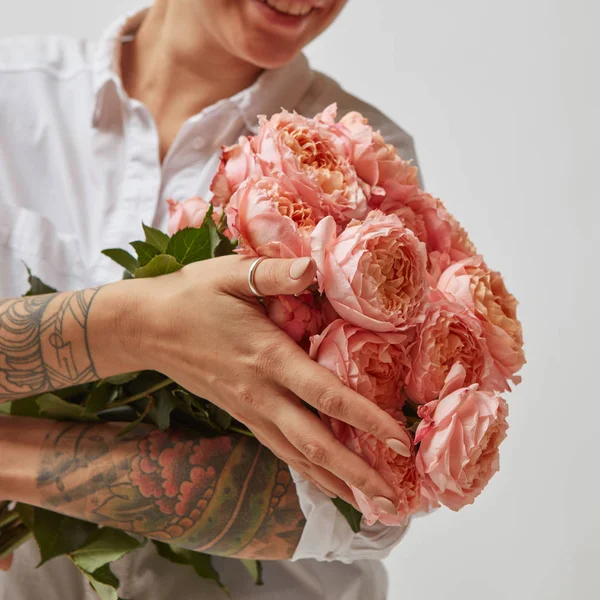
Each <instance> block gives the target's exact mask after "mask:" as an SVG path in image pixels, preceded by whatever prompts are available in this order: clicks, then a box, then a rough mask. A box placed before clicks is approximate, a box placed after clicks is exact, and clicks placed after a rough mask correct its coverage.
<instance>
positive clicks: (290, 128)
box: [252, 107, 369, 225]
mask: <svg viewBox="0 0 600 600" xmlns="http://www.w3.org/2000/svg"><path fill="white" fill-rule="evenodd" d="M332 111H333V114H335V110H334V108H332V107H330V109H329V112H327V111H325V114H326V115H329V119H331V113H332ZM252 148H253V150H254V152H255V153H256V155H257V157H258V159H259V161H260V165H261V168H262V172H263V174H264V175H277V174H280V173H283V174H285V175H286V176H287V177H289V179H290V180H291V182H292V185H293V186H294V187H295V188H296V191H297V192H298V194H299V196H300V197H301V198H302V200H303V201H304V202H305V203H307V204H309V205H311V206H312V207H313V208H314V209H318V210H320V211H323V212H324V213H326V214H330V215H332V216H333V217H334V218H335V220H336V222H337V223H338V224H340V225H345V224H346V223H348V222H349V221H350V220H351V219H362V218H364V216H365V215H366V213H367V194H368V191H369V188H368V186H367V185H366V184H365V183H364V182H362V181H361V180H360V179H359V178H358V176H357V174H356V171H355V169H354V167H353V166H352V164H351V163H350V153H351V144H350V141H349V139H348V138H347V137H346V136H345V135H342V133H341V132H340V131H339V129H338V128H337V126H336V125H330V124H328V123H327V118H322V117H321V116H318V117H317V118H315V119H307V118H305V117H303V116H301V115H298V114H295V113H294V114H292V113H288V112H287V111H283V112H281V113H279V114H276V115H274V116H273V117H271V119H269V120H267V119H266V118H265V117H261V118H260V129H259V132H258V135H257V136H255V137H254V138H253V139H252Z"/></svg>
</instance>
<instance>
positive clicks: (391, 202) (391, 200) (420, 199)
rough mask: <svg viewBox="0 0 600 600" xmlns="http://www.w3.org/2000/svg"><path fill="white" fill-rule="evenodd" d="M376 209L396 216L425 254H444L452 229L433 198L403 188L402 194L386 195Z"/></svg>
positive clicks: (449, 243)
mask: <svg viewBox="0 0 600 600" xmlns="http://www.w3.org/2000/svg"><path fill="white" fill-rule="evenodd" d="M380 210H381V211H382V212H384V213H386V214H392V215H396V216H397V217H399V218H400V220H401V221H402V223H403V224H404V226H405V227H407V228H408V229H410V230H411V231H412V232H413V233H414V234H415V235H416V236H417V237H418V238H419V239H420V240H421V241H422V242H423V243H424V244H425V246H426V248H427V252H428V253H429V252H435V251H438V252H448V251H450V249H451V247H452V227H451V225H450V221H449V220H448V219H447V218H446V215H447V212H446V211H445V210H443V209H442V208H440V203H439V201H438V200H436V199H435V198H434V197H433V196H430V195H429V194H427V193H425V192H424V191H423V190H421V189H419V188H418V187H417V186H411V187H408V186H407V187H405V188H404V190H403V194H402V195H395V196H388V197H387V198H386V199H385V200H384V201H383V203H382V204H381V208H380Z"/></svg>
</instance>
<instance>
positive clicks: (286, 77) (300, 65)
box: [92, 8, 313, 133]
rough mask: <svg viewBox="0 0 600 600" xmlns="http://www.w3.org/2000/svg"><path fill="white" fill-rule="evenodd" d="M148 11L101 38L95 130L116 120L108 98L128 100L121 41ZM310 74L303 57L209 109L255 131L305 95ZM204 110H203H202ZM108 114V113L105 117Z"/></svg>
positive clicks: (115, 26) (96, 64) (120, 23)
mask: <svg viewBox="0 0 600 600" xmlns="http://www.w3.org/2000/svg"><path fill="white" fill-rule="evenodd" d="M148 10H149V9H148V8H144V9H142V10H137V11H134V12H131V13H128V14H126V15H124V16H122V17H121V18H119V19H118V20H117V21H115V22H114V23H113V24H112V25H111V26H110V27H109V28H108V29H107V30H106V32H105V33H104V35H102V37H101V38H100V40H99V42H98V44H97V46H96V51H95V53H94V58H93V61H94V62H93V68H92V72H93V91H94V98H95V103H94V115H93V125H94V127H98V126H100V124H101V123H102V122H106V121H105V119H109V120H110V118H111V117H112V119H115V118H116V117H118V116H119V115H117V114H115V112H117V111H114V108H115V104H114V103H113V102H110V101H109V98H108V96H109V95H110V94H111V93H112V94H113V95H114V94H116V95H117V97H118V99H119V100H120V102H121V104H122V103H124V102H125V101H126V99H127V94H126V92H125V90H124V88H123V84H122V82H121V75H120V67H119V65H120V62H121V47H122V41H123V39H124V38H126V37H127V36H130V35H133V34H135V32H136V31H137V29H138V28H139V26H140V25H141V23H142V21H143V20H144V17H145V16H146V14H147V12H148ZM312 76H313V72H312V71H311V69H310V66H309V64H308V61H307V59H306V57H305V56H304V55H303V54H300V55H298V56H297V57H296V58H295V59H294V60H293V61H292V62H291V63H289V64H287V65H285V66H284V67H281V68H279V69H272V70H266V71H264V72H263V73H262V74H261V75H260V76H259V77H258V79H257V80H256V81H255V82H254V83H253V84H252V85H251V86H250V87H248V88H246V89H244V90H242V91H241V92H238V93H237V94H235V95H234V96H232V97H231V98H224V99H223V100H220V101H219V102H217V104H215V105H213V106H212V107H208V108H209V109H210V110H211V111H212V110H215V109H217V108H218V107H220V106H221V107H224V108H225V107H231V108H234V109H236V110H237V111H238V112H239V113H240V115H241V117H242V119H243V120H244V122H245V124H246V127H247V128H248V130H249V131H251V132H252V133H256V132H257V130H258V120H257V116H258V115H267V116H271V115H272V114H273V113H275V112H278V111H279V110H280V109H281V108H287V109H289V110H291V109H293V108H294V107H295V106H296V105H297V103H298V102H299V100H300V99H301V98H302V97H303V96H304V94H305V93H306V91H307V89H308V87H309V86H310V83H311V81H312ZM205 110H206V109H205ZM107 113H110V114H107Z"/></svg>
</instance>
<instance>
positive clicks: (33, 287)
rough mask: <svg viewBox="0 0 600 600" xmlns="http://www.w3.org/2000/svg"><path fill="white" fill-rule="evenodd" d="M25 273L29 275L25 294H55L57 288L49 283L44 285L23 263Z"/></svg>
mask: <svg viewBox="0 0 600 600" xmlns="http://www.w3.org/2000/svg"><path fill="white" fill-rule="evenodd" d="M25 268H26V269H27V273H28V275H29V278H28V281H29V290H28V291H27V293H26V294H25V296H41V295H42V294H55V293H56V292H57V290H55V289H54V288H53V287H50V286H49V285H46V284H45V283H44V282H43V281H42V280H41V279H40V278H39V277H36V276H35V275H32V273H31V269H30V268H29V267H28V266H27V265H25Z"/></svg>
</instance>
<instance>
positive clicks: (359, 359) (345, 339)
mask: <svg viewBox="0 0 600 600" xmlns="http://www.w3.org/2000/svg"><path fill="white" fill-rule="evenodd" d="M409 339H410V338H409V336H408V335H406V334H404V333H398V332H388V333H375V332H373V331H367V330H365V329H361V328H360V327H356V326H355V325H351V324H350V323H347V322H346V321H344V320H343V319H337V320H336V321H334V322H333V323H331V324H330V325H329V326H328V327H327V328H326V329H325V330H324V331H323V333H321V334H320V335H317V336H314V337H313V338H312V339H311V344H310V356H311V358H313V359H314V360H316V361H317V362H318V363H319V364H320V365H323V366H324V367H326V368H327V369H329V370H330V371H331V372H332V373H335V374H336V375H337V376H338V377H339V378H340V379H341V380H342V381H343V382H344V384H345V385H347V386H348V387H350V388H352V389H353V390H355V391H356V392H358V393H359V394H361V395H362V396H364V397H365V398H368V399H369V400H372V401H373V402H375V404H377V405H378V406H379V407H380V408H383V409H384V410H386V411H387V412H388V413H390V414H391V415H393V416H394V417H396V418H397V419H399V420H402V419H403V417H402V414H401V410H402V404H403V403H404V398H403V396H402V388H403V386H404V380H405V379H406V375H407V373H408V369H409V362H410V361H409V358H408V355H407V351H406V346H407V342H408V340H409Z"/></svg>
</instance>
